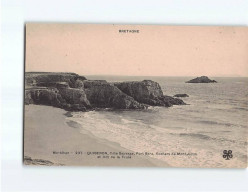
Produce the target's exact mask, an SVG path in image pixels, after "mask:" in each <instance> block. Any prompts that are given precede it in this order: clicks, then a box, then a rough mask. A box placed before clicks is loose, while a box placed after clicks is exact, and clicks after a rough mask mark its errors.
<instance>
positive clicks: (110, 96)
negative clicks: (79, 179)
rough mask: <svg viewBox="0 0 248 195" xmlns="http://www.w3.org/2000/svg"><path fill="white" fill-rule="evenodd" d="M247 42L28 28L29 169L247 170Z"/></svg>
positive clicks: (200, 31) (211, 32)
mask: <svg viewBox="0 0 248 195" xmlns="http://www.w3.org/2000/svg"><path fill="white" fill-rule="evenodd" d="M247 37H248V28H247V27H242V26H180V25H178V26H173V25H171V26H169V25H112V24H73V23H26V26H25V73H24V74H25V78H24V84H25V89H24V130H23V139H24V140H23V141H24V149H23V150H24V151H23V163H24V165H34V166H104V167H105V166H111V167H115V166H118V167H188V168H189V167H190V168H246V167H247V128H248V121H247V113H248V108H247V106H248V78H247V76H248V65H247V64H248V58H247V52H248V39H247Z"/></svg>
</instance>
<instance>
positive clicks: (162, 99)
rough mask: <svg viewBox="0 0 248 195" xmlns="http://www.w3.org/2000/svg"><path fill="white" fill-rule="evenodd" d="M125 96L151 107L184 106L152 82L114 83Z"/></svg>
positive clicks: (180, 101)
mask: <svg viewBox="0 0 248 195" xmlns="http://www.w3.org/2000/svg"><path fill="white" fill-rule="evenodd" d="M114 85H115V86H116V87H118V88H119V89H120V90H121V91H122V92H124V93H125V94H127V95H129V96H131V97H133V98H134V99H135V100H136V101H138V102H141V103H144V104H148V105H151V106H165V107H169V106H172V105H183V104H185V103H184V102H183V101H182V100H180V99H177V98H173V97H170V96H164V95H163V92H162V89H161V87H160V85H159V84H158V83H157V82H154V81H151V80H144V81H141V82H139V81H135V82H118V83H117V82H116V83H114Z"/></svg>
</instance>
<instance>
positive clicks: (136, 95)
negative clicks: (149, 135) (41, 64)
mask: <svg viewBox="0 0 248 195" xmlns="http://www.w3.org/2000/svg"><path fill="white" fill-rule="evenodd" d="M25 104H41V105H48V106H54V107H58V108H63V109H65V110H68V111H87V110H91V109H94V108H113V109H145V108H147V107H148V106H149V105H151V106H165V107H169V106H172V105H183V104H185V103H184V102H183V101H182V100H181V99H178V98H173V97H170V96H165V95H163V92H162V90H161V87H160V85H159V84H158V83H156V82H154V81H151V80H144V81H141V82H138V81H135V82H119V83H108V82H107V81H105V80H87V79H86V78H85V77H83V76H79V75H77V74H75V73H44V72H39V73H36V72H27V73H26V74H25Z"/></svg>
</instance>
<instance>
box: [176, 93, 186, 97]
mask: <svg viewBox="0 0 248 195" xmlns="http://www.w3.org/2000/svg"><path fill="white" fill-rule="evenodd" d="M173 97H189V95H188V94H186V93H179V94H176V95H174V96H173Z"/></svg>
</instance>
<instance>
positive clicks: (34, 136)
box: [24, 105, 167, 167]
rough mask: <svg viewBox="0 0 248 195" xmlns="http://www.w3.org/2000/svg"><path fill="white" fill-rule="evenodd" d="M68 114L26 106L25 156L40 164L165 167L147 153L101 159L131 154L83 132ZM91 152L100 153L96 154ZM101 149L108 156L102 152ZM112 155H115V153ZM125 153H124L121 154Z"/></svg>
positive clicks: (60, 110) (42, 107) (35, 106)
mask: <svg viewBox="0 0 248 195" xmlns="http://www.w3.org/2000/svg"><path fill="white" fill-rule="evenodd" d="M69 116H70V113H68V112H67V111H65V110H63V109H59V108H54V107H49V106H43V105H42V106H41V105H26V106H25V125H24V126H25V127H24V156H27V157H30V158H32V159H33V160H34V159H36V160H37V159H38V161H42V162H43V163H41V164H42V165H70V166H139V167H140V166H145V167H147V166H148V167H151V166H167V164H166V163H165V162H162V161H159V160H157V159H153V158H151V157H148V156H135V155H134V156H132V155H131V159H129V158H120V159H118V158H103V156H109V157H110V155H109V153H110V152H112V153H118V154H119V152H123V153H131V152H132V151H130V150H127V149H125V148H122V147H121V146H120V145H119V144H117V143H114V142H110V141H108V140H105V139H100V138H97V137H95V136H94V135H91V134H87V133H85V134H84V133H82V132H81V131H80V127H81V124H78V123H76V122H74V121H71V120H70V117H69ZM94 152H101V153H103V154H100V155H97V154H94ZM104 152H107V153H108V155H104ZM89 153H90V154H89ZM105 154H106V153H105ZM97 156H101V158H97ZM114 156H115V157H117V155H114ZM121 156H122V155H121ZM128 156H129V155H124V157H128ZM44 161H45V162H49V163H44ZM25 164H27V163H25Z"/></svg>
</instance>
